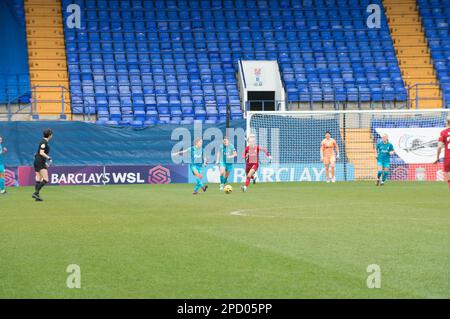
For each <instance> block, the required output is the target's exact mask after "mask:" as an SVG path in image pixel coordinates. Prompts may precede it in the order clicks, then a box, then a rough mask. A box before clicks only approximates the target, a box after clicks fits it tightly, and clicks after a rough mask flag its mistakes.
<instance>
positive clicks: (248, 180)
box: [245, 177, 251, 187]
mask: <svg viewBox="0 0 450 319" xmlns="http://www.w3.org/2000/svg"><path fill="white" fill-rule="evenodd" d="M250 179H251V178H250V177H247V179H246V180H245V186H247V187H248V185H249V184H250Z"/></svg>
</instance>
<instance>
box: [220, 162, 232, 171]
mask: <svg viewBox="0 0 450 319" xmlns="http://www.w3.org/2000/svg"><path fill="white" fill-rule="evenodd" d="M219 167H220V168H222V167H223V168H225V171H226V172H231V171H232V170H233V164H230V163H219Z"/></svg>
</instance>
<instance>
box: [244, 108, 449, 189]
mask: <svg viewBox="0 0 450 319" xmlns="http://www.w3.org/2000/svg"><path fill="white" fill-rule="evenodd" d="M449 115H450V110H445V109H439V110H436V109H434V110H389V111H385V110H383V111H379V110H378V111H375V110H374V111H353V110H352V111H286V112H280V111H278V112H248V113H247V135H250V134H253V135H254V136H255V137H256V140H257V143H258V145H260V146H263V147H266V148H267V149H268V150H269V152H270V153H271V155H272V160H271V161H270V162H269V161H268V160H266V159H265V158H263V157H261V162H262V165H261V166H262V167H268V168H270V169H272V170H275V171H280V173H279V174H280V176H281V174H283V178H281V179H280V180H283V181H284V180H285V181H324V180H325V179H326V176H325V170H324V165H323V163H322V162H321V155H320V146H321V142H322V140H323V139H324V136H325V132H327V131H329V132H330V133H331V137H332V138H334V139H335V140H336V142H337V145H338V147H339V153H340V158H339V159H337V161H336V167H335V170H336V179H337V180H338V181H339V180H340V181H353V180H373V179H376V177H377V152H376V145H377V143H378V142H380V141H381V136H382V135H383V134H387V135H388V137H389V142H391V143H392V144H393V146H394V149H395V152H396V154H394V155H393V156H391V160H390V173H389V178H390V179H391V180H402V181H406V180H408V181H416V180H418V181H424V180H427V181H441V180H444V173H443V170H442V163H438V164H433V162H434V161H435V159H436V148H437V143H438V137H439V134H440V132H441V131H442V130H443V129H444V128H445V120H446V118H447V116H449ZM442 156H443V155H442Z"/></svg>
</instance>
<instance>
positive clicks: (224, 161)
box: [216, 136, 237, 191]
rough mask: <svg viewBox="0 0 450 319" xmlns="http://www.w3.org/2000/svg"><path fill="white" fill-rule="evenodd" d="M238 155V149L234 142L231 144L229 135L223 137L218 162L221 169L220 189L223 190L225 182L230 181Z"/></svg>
mask: <svg viewBox="0 0 450 319" xmlns="http://www.w3.org/2000/svg"><path fill="white" fill-rule="evenodd" d="M236 156H237V153H236V149H235V148H234V145H233V144H230V141H229V140H228V137H226V136H225V137H224V138H223V144H222V145H220V147H219V152H218V153H217V159H216V164H217V165H219V169H220V190H221V191H223V188H224V186H225V184H226V183H227V181H228V176H230V173H231V172H232V171H233V162H234V158H235V157H236Z"/></svg>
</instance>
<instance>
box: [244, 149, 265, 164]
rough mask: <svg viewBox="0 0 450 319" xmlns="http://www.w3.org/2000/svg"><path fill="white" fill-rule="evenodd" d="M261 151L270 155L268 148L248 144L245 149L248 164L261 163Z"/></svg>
mask: <svg viewBox="0 0 450 319" xmlns="http://www.w3.org/2000/svg"><path fill="white" fill-rule="evenodd" d="M259 152H264V153H265V154H266V156H269V153H268V152H267V149H265V148H264V147H261V146H258V145H255V146H253V147H250V146H247V147H246V148H245V151H244V156H243V157H244V158H245V162H246V163H247V164H258V163H259Z"/></svg>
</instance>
